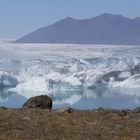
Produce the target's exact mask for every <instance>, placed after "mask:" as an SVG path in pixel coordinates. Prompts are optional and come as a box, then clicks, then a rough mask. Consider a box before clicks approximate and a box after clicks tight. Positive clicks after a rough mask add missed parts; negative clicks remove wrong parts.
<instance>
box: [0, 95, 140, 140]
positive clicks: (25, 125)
mask: <svg viewBox="0 0 140 140" xmlns="http://www.w3.org/2000/svg"><path fill="white" fill-rule="evenodd" d="M42 97H43V96H42ZM42 97H41V98H42ZM32 99H34V98H32ZM38 99H39V100H40V97H38V98H37V100H36V99H35V100H34V101H33V102H32V101H31V100H29V102H30V103H33V106H30V103H28V102H26V103H25V104H24V107H23V108H18V109H10V108H5V107H1V108H0V140H140V108H136V109H134V110H113V109H103V108H98V109H94V110H78V109H73V108H61V109H50V105H49V103H48V102H47V104H48V105H49V106H48V107H49V108H44V107H42V106H41V104H40V102H39V101H38ZM41 101H43V100H41ZM43 103H44V101H43ZM50 103H51V101H50ZM35 104H37V106H35ZM26 105H29V106H30V107H26Z"/></svg>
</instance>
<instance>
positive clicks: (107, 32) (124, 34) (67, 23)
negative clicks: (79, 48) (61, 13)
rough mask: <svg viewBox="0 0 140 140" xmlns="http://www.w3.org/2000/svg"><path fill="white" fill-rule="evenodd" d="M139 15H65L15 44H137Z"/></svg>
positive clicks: (139, 33) (139, 32)
mask: <svg viewBox="0 0 140 140" xmlns="http://www.w3.org/2000/svg"><path fill="white" fill-rule="evenodd" d="M139 27H140V17H136V18H128V17H124V16H122V15H113V14H107V13H104V14H101V15H99V16H96V17H93V18H89V19H80V20H77V19H74V18H72V17H66V18H65V19H63V20H60V21H57V22H55V23H54V24H52V25H48V26H45V27H42V28H39V29H37V30H35V31H33V32H31V33H29V34H27V35H25V36H23V37H21V38H19V39H17V40H16V41H15V42H16V43H54V44H55V43H59V44H120V45H129V44H135V45H139V44H140V37H139V36H140V28H139Z"/></svg>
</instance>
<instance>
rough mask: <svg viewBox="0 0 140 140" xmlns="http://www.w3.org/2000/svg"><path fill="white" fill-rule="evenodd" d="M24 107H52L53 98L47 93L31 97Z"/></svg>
mask: <svg viewBox="0 0 140 140" xmlns="http://www.w3.org/2000/svg"><path fill="white" fill-rule="evenodd" d="M23 107H24V108H26V107H27V108H41V109H44V108H47V109H51V108H52V99H51V98H50V97H48V96H47V95H40V96H35V97H31V98H30V99H29V100H27V102H25V103H24V105H23Z"/></svg>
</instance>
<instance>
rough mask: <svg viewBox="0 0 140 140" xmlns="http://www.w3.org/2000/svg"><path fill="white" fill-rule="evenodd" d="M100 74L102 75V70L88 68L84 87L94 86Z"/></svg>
mask: <svg viewBox="0 0 140 140" xmlns="http://www.w3.org/2000/svg"><path fill="white" fill-rule="evenodd" d="M101 76H103V72H100V71H95V70H88V71H87V76H86V87H93V86H96V84H97V83H98V81H99V79H100V78H101Z"/></svg>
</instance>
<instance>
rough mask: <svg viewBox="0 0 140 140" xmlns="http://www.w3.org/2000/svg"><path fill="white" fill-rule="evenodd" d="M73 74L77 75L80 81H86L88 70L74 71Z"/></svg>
mask: <svg viewBox="0 0 140 140" xmlns="http://www.w3.org/2000/svg"><path fill="white" fill-rule="evenodd" d="M73 76H74V77H76V78H77V79H78V80H79V81H80V82H82V83H84V82H85V78H86V72H85V71H80V72H78V73H74V74H73Z"/></svg>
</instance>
